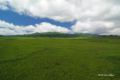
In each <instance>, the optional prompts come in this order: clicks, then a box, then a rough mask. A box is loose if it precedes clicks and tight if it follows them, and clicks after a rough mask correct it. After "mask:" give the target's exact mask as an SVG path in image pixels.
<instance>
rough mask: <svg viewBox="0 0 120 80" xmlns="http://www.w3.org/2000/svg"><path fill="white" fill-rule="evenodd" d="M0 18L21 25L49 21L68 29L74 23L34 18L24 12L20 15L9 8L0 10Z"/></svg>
mask: <svg viewBox="0 0 120 80" xmlns="http://www.w3.org/2000/svg"><path fill="white" fill-rule="evenodd" d="M0 20H3V21H6V22H9V23H13V24H14V25H23V26H28V25H35V24H39V23H42V22H49V23H51V24H53V25H57V26H64V27H66V28H68V29H70V28H71V26H72V25H73V24H74V23H75V22H59V21H55V20H52V19H49V18H34V17H30V16H27V15H24V14H23V15H20V14H18V13H15V12H13V11H10V10H7V11H4V10H0Z"/></svg>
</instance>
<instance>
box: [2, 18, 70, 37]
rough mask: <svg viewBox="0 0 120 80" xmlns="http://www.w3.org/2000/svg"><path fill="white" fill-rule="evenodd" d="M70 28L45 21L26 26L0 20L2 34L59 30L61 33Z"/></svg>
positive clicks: (66, 31)
mask: <svg viewBox="0 0 120 80" xmlns="http://www.w3.org/2000/svg"><path fill="white" fill-rule="evenodd" d="M70 31H71V30H69V29H67V28H64V27H61V26H56V25H52V24H50V23H47V22H43V23H40V24H35V26H33V25H28V26H18V25H14V24H12V23H8V22H5V21H1V20H0V34H2V35H16V34H28V33H35V32H40V33H42V32H61V33H68V32H70Z"/></svg>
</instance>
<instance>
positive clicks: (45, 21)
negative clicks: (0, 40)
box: [0, 0, 120, 35]
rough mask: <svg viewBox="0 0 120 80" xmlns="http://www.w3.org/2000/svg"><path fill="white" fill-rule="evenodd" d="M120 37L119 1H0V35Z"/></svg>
mask: <svg viewBox="0 0 120 80" xmlns="http://www.w3.org/2000/svg"><path fill="white" fill-rule="evenodd" d="M36 32H39V33H43V32H61V33H71V34H73V33H89V34H98V35H120V0H0V35H16V34H31V33H36Z"/></svg>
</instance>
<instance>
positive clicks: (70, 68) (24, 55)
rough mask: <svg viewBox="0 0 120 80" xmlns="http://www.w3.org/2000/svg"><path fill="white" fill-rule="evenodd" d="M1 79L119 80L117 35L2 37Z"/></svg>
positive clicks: (0, 43) (118, 41)
mask: <svg viewBox="0 0 120 80" xmlns="http://www.w3.org/2000/svg"><path fill="white" fill-rule="evenodd" d="M100 74H103V76H102V75H101V76H100ZM110 74H111V75H110ZM98 75H99V76H98ZM107 75H108V76H107ZM112 75H113V76H112ZM0 80H120V39H107V38H105V39H104V38H88V39H84V38H81V39H79V38H70V39H69V38H67V39H65V38H61V39H59V38H6V37H3V38H2V37H1V38H0Z"/></svg>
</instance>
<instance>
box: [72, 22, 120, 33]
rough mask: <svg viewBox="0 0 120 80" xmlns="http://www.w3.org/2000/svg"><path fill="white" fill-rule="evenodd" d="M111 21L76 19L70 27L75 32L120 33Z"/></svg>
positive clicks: (119, 29)
mask: <svg viewBox="0 0 120 80" xmlns="http://www.w3.org/2000/svg"><path fill="white" fill-rule="evenodd" d="M114 25H115V24H114V23H113V22H105V21H86V22H80V21H77V22H76V24H75V25H73V26H72V27H71V28H72V30H73V31H74V32H77V33H91V34H100V35H110V34H114V35H120V28H117V27H114Z"/></svg>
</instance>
